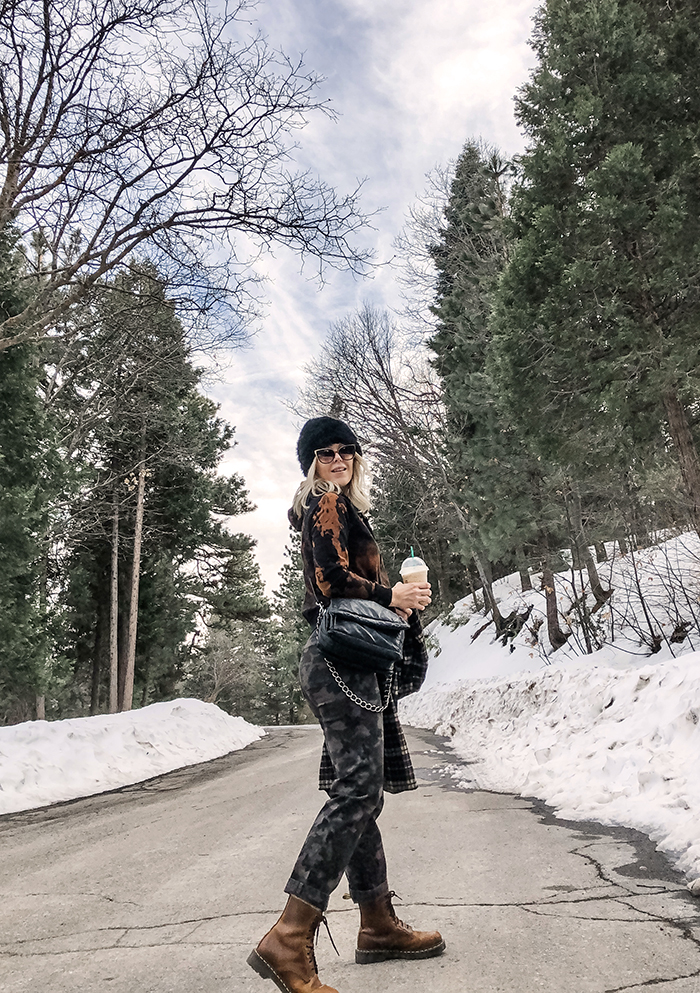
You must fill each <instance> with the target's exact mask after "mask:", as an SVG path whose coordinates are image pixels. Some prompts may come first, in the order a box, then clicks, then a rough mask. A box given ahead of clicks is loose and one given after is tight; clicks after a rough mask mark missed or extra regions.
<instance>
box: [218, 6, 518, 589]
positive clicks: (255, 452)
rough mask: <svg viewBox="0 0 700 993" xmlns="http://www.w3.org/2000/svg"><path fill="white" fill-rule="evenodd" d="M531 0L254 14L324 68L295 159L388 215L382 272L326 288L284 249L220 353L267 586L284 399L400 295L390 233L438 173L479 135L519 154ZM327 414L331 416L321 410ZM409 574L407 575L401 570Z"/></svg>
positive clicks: (334, 281) (233, 457) (379, 222)
mask: <svg viewBox="0 0 700 993" xmlns="http://www.w3.org/2000/svg"><path fill="white" fill-rule="evenodd" d="M537 6H538V5H537V4H536V3H533V2H531V0H501V2H500V3H499V4H484V3H482V2H476V0H457V2H455V0H420V2H419V0H263V2H261V3H260V4H259V5H258V7H257V10H256V11H255V12H254V14H253V16H255V18H256V20H257V27H259V28H260V30H261V31H262V32H263V33H264V34H265V35H267V37H268V40H269V42H270V44H271V45H272V46H273V47H275V48H280V49H282V50H283V51H284V52H286V54H287V55H289V56H290V57H296V56H299V55H303V57H304V62H305V64H306V65H307V66H308V68H309V69H311V70H313V71H315V72H317V73H318V74H320V75H321V76H322V77H324V82H323V83H322V85H321V87H320V90H319V95H320V96H322V97H324V98H329V99H330V101H331V106H332V108H333V109H334V111H335V112H336V114H337V115H338V116H337V120H335V121H331V120H329V119H327V118H326V117H324V116H323V115H320V114H319V115H317V116H316V117H314V118H312V119H311V120H310V121H309V124H308V125H307V126H306V128H304V130H303V131H302V132H301V133H300V135H299V139H298V140H299V142H300V145H301V147H300V149H299V150H298V152H297V153H296V163H297V165H298V166H300V167H301V168H311V169H313V170H316V171H317V172H318V173H319V174H320V176H321V177H322V178H323V179H324V180H325V181H326V182H328V183H329V184H331V185H332V186H334V187H335V188H336V189H337V190H338V191H339V192H341V193H344V192H349V191H351V190H352V189H354V188H355V186H356V185H357V182H358V181H359V180H364V181H365V183H364V188H363V194H362V203H361V206H362V209H363V210H364V211H365V212H367V213H372V212H374V211H380V213H378V214H376V216H375V217H374V218H373V221H372V229H367V230H365V231H363V232H362V234H361V239H360V240H361V243H362V244H363V246H365V247H368V248H371V249H373V250H374V252H375V253H376V257H377V258H378V260H380V261H382V262H385V263H387V264H385V265H382V266H380V267H379V268H378V270H377V271H376V272H375V274H374V276H373V277H372V278H366V279H357V278H354V277H353V276H351V275H350V274H348V273H331V274H330V275H329V278H328V280H327V281H326V283H325V284H324V285H323V286H319V285H318V283H317V282H315V281H314V280H313V279H312V278H311V271H310V270H309V271H307V272H304V273H300V271H299V263H298V260H297V259H296V258H295V257H294V256H293V255H292V254H291V253H289V252H287V251H286V250H283V249H280V250H278V251H277V252H276V253H275V255H274V256H272V257H271V256H268V257H266V258H265V259H264V260H263V262H262V263H261V264H260V265H259V267H258V268H259V270H260V271H261V272H262V273H264V275H265V276H266V277H267V283H266V285H265V287H264V296H265V298H266V301H267V303H266V306H265V310H264V316H263V320H262V322H261V325H260V328H259V330H258V331H257V333H256V334H255V336H254V337H253V338H252V340H251V341H250V343H249V345H248V346H247V347H245V348H243V349H236V350H234V351H231V352H229V353H227V354H220V355H219V356H218V359H217V365H216V367H215V374H213V375H212V376H210V377H209V380H208V384H207V392H208V393H209V395H210V396H211V397H212V398H213V399H214V400H216V401H217V403H219V404H220V406H221V416H223V417H224V418H225V419H226V420H227V421H229V423H231V424H233V425H234V426H235V428H236V439H237V442H238V443H237V445H236V447H235V448H234V449H233V450H232V451H231V452H229V453H228V455H227V456H226V458H225V460H224V463H223V464H222V471H223V472H225V473H229V472H233V471H235V472H238V473H240V474H241V475H242V476H243V477H244V479H245V481H246V484H247V487H248V490H249V493H250V498H251V500H252V501H253V503H255V504H256V506H257V510H256V511H255V512H253V513H251V514H247V515H244V516H242V517H238V518H235V519H234V520H233V521H232V525H231V526H232V527H233V529H234V530H236V531H243V532H245V533H247V534H250V535H252V536H253V537H254V538H255V539H256V541H257V549H256V556H257V559H258V562H259V564H260V567H261V573H262V576H263V579H264V580H265V582H266V585H267V588H268V592H270V591H272V590H273V589H275V588H276V587H277V585H278V581H277V574H278V572H279V569H280V568H281V566H282V563H283V554H284V547H285V544H286V543H287V541H288V537H289V532H288V526H287V517H286V512H287V508H288V507H289V506H290V505H291V500H292V496H293V494H294V491H295V489H296V487H297V485H298V484H299V482H300V480H301V471H300V469H299V466H298V463H297V460H296V451H295V449H296V439H297V437H298V433H299V429H300V427H301V422H300V421H299V420H298V419H297V418H296V417H295V416H294V415H293V414H292V413H291V412H290V411H289V409H288V407H287V406H286V405H285V401H287V402H288V401H290V400H293V399H294V397H295V395H296V391H297V389H298V388H299V387H300V386H301V385H302V384H303V381H304V366H305V364H306V363H308V362H309V361H310V360H311V359H312V358H313V357H314V355H315V354H317V352H318V350H319V348H320V346H321V344H322V342H323V340H324V337H325V335H326V333H327V331H328V328H329V325H330V324H331V323H333V322H334V321H337V320H339V319H341V318H343V317H344V316H346V315H348V314H350V313H352V312H353V311H354V310H356V309H357V308H358V307H359V306H361V305H362V303H363V302H365V301H368V302H370V303H372V304H374V305H375V306H377V307H379V308H382V309H383V308H396V307H398V306H399V305H400V288H399V286H398V283H397V281H396V269H395V268H393V267H392V265H391V264H390V260H391V258H392V255H393V248H392V245H393V242H394V239H395V238H396V236H397V234H398V233H399V232H400V230H401V228H402V227H403V225H404V223H405V220H406V215H407V212H408V209H409V206H410V204H411V203H413V202H414V201H415V199H416V198H417V197H418V196H420V194H421V193H422V192H423V191H424V190H425V188H426V175H427V174H428V173H429V172H430V170H431V169H433V168H434V167H435V166H439V165H446V164H447V163H448V162H449V161H450V160H452V159H454V158H455V157H456V156H457V155H458V154H459V152H460V150H461V148H462V146H463V144H464V143H465V141H467V140H468V139H470V138H477V137H479V136H480V137H482V138H483V139H484V140H485V141H487V142H488V143H489V144H493V145H496V146H498V147H499V148H500V149H501V151H502V152H504V153H506V154H513V153H516V152H518V151H520V150H521V149H522V147H523V140H522V137H521V135H520V133H519V130H518V127H517V125H516V122H515V119H514V113H513V96H514V94H515V92H516V90H517V88H518V87H519V86H520V85H521V84H522V83H523V82H525V81H526V79H527V76H528V72H529V70H530V69H531V68H532V66H533V64H534V57H533V53H532V51H531V49H530V47H529V45H528V38H529V36H530V33H531V29H532V20H531V19H532V16H533V14H534V12H535V10H536V8H537ZM318 413H325V411H319V412H318ZM395 578H397V579H398V577H395Z"/></svg>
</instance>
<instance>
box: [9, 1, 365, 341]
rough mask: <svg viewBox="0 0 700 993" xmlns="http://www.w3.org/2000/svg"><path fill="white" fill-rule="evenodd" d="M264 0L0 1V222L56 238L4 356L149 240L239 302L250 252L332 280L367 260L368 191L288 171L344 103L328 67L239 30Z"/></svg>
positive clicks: (184, 273) (209, 300) (161, 260)
mask: <svg viewBox="0 0 700 993" xmlns="http://www.w3.org/2000/svg"><path fill="white" fill-rule="evenodd" d="M252 6H253V4H251V3H249V2H247V0H239V2H238V3H235V4H233V5H231V6H230V7H229V6H228V5H226V6H225V7H224V9H223V13H221V14H220V15H214V14H212V12H211V10H210V9H209V6H208V3H207V0H61V2H59V0H42V2H41V3H38V2H36V0H15V2H13V3H5V4H3V5H2V6H0V38H1V39H2V40H1V41H0V169H1V171H0V228H1V227H3V226H5V225H7V224H10V223H12V224H15V225H17V226H19V228H20V231H21V233H22V234H23V236H25V238H26V237H27V236H29V235H31V234H32V233H36V232H40V233H41V236H42V238H43V239H44V241H45V245H46V251H45V253H44V255H43V261H42V266H41V270H40V275H41V282H40V287H39V291H38V293H36V292H35V293H32V299H31V302H30V303H28V304H27V306H26V308H25V309H24V310H23V311H22V313H20V314H17V315H16V316H13V317H11V318H8V319H7V320H6V321H4V322H3V323H2V324H0V349H1V348H6V347H8V346H9V345H11V344H13V343H15V342H19V341H23V340H30V339H35V338H39V337H41V336H42V335H43V334H44V333H45V332H46V329H47V328H48V327H49V326H51V325H53V324H55V323H56V321H57V319H60V318H61V316H63V315H65V314H66V313H67V312H68V311H69V309H70V307H71V306H72V304H73V303H75V302H76V301H77V300H79V299H81V298H82V297H83V296H84V295H85V294H86V293H88V292H89V290H90V288H91V286H93V285H94V284H95V283H96V282H97V281H98V280H100V279H101V278H102V277H103V276H104V275H105V274H106V273H108V272H110V271H111V270H113V269H114V268H115V267H116V266H119V265H120V263H122V262H123V261H124V260H126V259H127V258H129V257H130V256H131V255H133V253H134V252H136V251H139V250H143V251H145V250H146V249H147V250H148V254H149V256H150V257H151V258H153V259H154V261H155V262H156V264H157V265H158V266H159V268H160V269H161V271H167V270H168V269H170V270H171V271H172V273H173V275H175V274H179V276H180V279H181V282H182V283H188V282H189V283H194V293H193V295H194V298H195V302H196V303H197V304H199V305H201V306H205V307H207V306H208V307H210V308H214V307H216V306H219V305H220V304H221V303H222V301H223V300H224V299H226V298H227V295H228V294H232V296H233V305H234V308H235V306H236V305H238V306H240V305H241V303H242V300H243V297H244V296H245V285H244V281H245V279H246V278H247V277H248V273H247V271H246V270H247V267H248V263H249V261H250V260H249V256H250V254H251V252H252V253H253V254H254V253H255V250H256V248H255V246H257V248H258V249H260V248H263V249H267V248H269V247H270V245H272V244H284V245H287V246H289V247H290V248H292V249H294V250H295V251H297V252H298V253H299V254H300V256H301V258H302V260H303V259H305V258H312V259H314V260H315V261H316V264H317V266H318V273H319V277H320V278H321V279H322V278H323V273H324V270H325V268H326V267H327V266H331V267H344V268H350V269H352V270H354V271H357V272H361V271H364V270H365V268H366V266H367V265H368V254H367V253H366V252H364V251H362V250H359V249H357V248H355V247H354V246H353V245H352V244H351V242H350V240H349V239H350V238H351V237H352V236H353V234H354V233H355V232H357V230H358V229H359V228H360V227H361V226H362V225H363V224H365V223H366V219H365V218H364V217H363V216H362V215H361V213H360V212H359V209H358V194H359V188H358V189H356V190H355V191H354V192H352V193H350V194H348V195H345V196H342V195H338V194H337V193H336V192H335V190H333V189H332V188H331V187H330V186H328V185H327V184H326V183H324V182H323V181H322V180H320V179H318V178H317V177H315V176H313V175H312V174H310V173H309V172H295V171H293V170H292V169H291V168H290V165H289V163H290V157H291V153H292V151H293V149H294V147H295V145H294V141H293V136H294V133H295V132H297V131H299V130H300V129H301V128H303V127H304V125H305V124H306V121H307V118H308V115H309V114H310V113H313V112H315V111H321V112H324V113H327V114H328V113H331V111H330V110H329V108H328V106H327V104H326V103H325V102H322V101H318V100H317V99H316V97H315V90H316V87H317V84H318V78H317V77H316V76H315V75H314V74H313V73H310V72H308V70H306V68H305V67H304V66H303V64H302V63H301V62H293V61H291V60H289V59H288V58H286V56H284V55H283V54H282V53H279V52H275V51H273V50H272V49H271V48H270V47H269V46H268V44H267V43H266V41H265V40H264V38H262V37H261V36H260V35H259V34H258V35H253V36H249V37H247V38H246V37H244V31H245V30H246V26H247V21H246V14H247V12H248V11H249V10H250V9H251V7H252ZM76 232H79V235H76ZM241 236H243V238H242V237H241ZM251 246H252V248H251ZM32 265H33V260H32V259H30V258H29V257H28V271H27V274H26V276H25V278H26V279H27V280H32V279H34V278H35V276H36V273H35V272H32ZM32 289H33V290H36V283H32ZM237 293H238V299H237V298H236V294H237Z"/></svg>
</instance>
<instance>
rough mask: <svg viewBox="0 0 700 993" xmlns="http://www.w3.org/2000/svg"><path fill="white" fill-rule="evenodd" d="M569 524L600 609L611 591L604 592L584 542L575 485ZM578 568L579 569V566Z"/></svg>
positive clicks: (584, 536)
mask: <svg viewBox="0 0 700 993" xmlns="http://www.w3.org/2000/svg"><path fill="white" fill-rule="evenodd" d="M571 523H572V524H573V529H574V543H575V545H576V548H577V550H578V557H579V561H580V562H583V564H584V565H585V566H586V572H587V573H588V581H589V583H590V584H591V592H592V593H593V596H594V597H595V602H596V604H597V606H598V607H601V606H602V605H603V604H604V603H605V602H606V600H609V599H610V597H611V596H612V590H606V589H604V588H603V585H602V583H601V581H600V576H599V575H598V569H597V568H596V564H595V562H594V561H593V556H592V555H591V550H590V548H589V547H588V542H587V541H586V535H585V533H584V530H583V514H582V513H581V495H580V493H579V491H578V486H577V484H576V483H574V485H573V486H572V490H571ZM579 568H581V567H580V566H579Z"/></svg>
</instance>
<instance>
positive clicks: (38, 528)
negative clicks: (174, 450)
mask: <svg viewBox="0 0 700 993" xmlns="http://www.w3.org/2000/svg"><path fill="white" fill-rule="evenodd" d="M22 269H23V264H22V260H21V258H20V256H19V254H18V253H17V251H16V235H15V233H14V232H13V231H12V230H11V229H5V230H4V231H2V232H0V312H2V315H3V319H4V318H5V317H11V316H12V315H13V314H15V313H17V312H18V311H20V310H21V309H22V307H23V302H22V300H21V299H19V298H18V296H17V291H16V289H13V287H15V288H16V287H17V285H18V282H19V278H18V276H17V273H18V272H19V271H21V270H22ZM12 273H14V275H13V276H11V277H8V274H12ZM41 377H42V366H41V356H40V354H39V352H38V351H37V349H36V348H34V347H32V346H30V345H22V346H18V347H17V348H16V349H13V350H12V351H9V352H3V353H0V554H1V555H2V567H1V568H0V701H1V702H0V723H4V722H6V721H10V722H12V721H16V720H26V719H30V718H32V717H34V716H35V714H36V707H37V702H38V708H39V716H43V715H42V713H41V708H42V706H43V704H42V700H43V695H44V692H45V688H46V678H47V670H48V664H49V651H50V639H49V632H48V616H49V611H48V608H47V602H46V582H47V569H48V563H47V545H46V541H45V538H46V530H47V527H48V520H49V513H50V503H51V499H52V497H53V496H54V495H55V492H56V490H57V489H58V487H59V486H60V474H61V467H60V464H59V461H58V459H57V457H56V453H55V436H54V433H53V431H54V425H53V422H52V420H51V418H49V417H47V416H46V413H45V411H44V410H43V408H42V404H41V401H40V399H39V394H38V390H39V383H40V380H41Z"/></svg>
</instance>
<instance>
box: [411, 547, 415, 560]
mask: <svg viewBox="0 0 700 993" xmlns="http://www.w3.org/2000/svg"><path fill="white" fill-rule="evenodd" d="M411 558H412V559H414V558H415V555H414V554H413V545H411Z"/></svg>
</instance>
